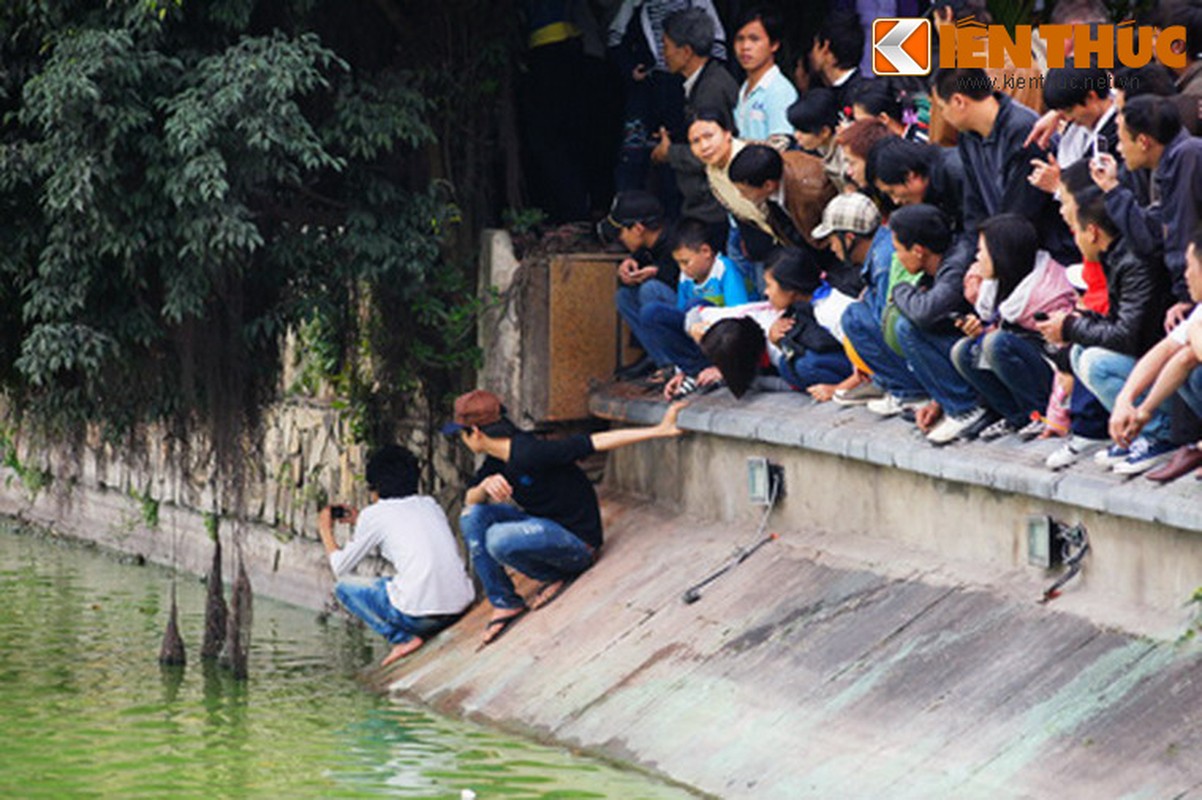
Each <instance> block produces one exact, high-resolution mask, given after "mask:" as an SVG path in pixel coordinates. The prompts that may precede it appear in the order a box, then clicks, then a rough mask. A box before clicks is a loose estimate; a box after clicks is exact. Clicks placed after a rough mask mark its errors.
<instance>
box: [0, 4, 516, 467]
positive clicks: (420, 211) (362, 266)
mask: <svg viewBox="0 0 1202 800" xmlns="http://www.w3.org/2000/svg"><path fill="white" fill-rule="evenodd" d="M512 17H513V12H512V8H511V7H510V3H507V2H499V3H490V2H484V1H483V0H480V1H478V2H466V1H456V2H448V3H441V4H428V3H409V2H401V1H400V0H374V1H373V0H327V1H326V2H322V1H321V0H274V2H271V1H270V0H206V1H205V2H200V1H199V0H108V1H107V2H105V3H97V2H87V1H86V0H53V2H52V1H51V0H13V1H12V2H5V3H4V4H2V5H0V65H2V66H0V109H3V112H4V113H3V117H2V120H3V121H2V122H0V384H2V386H3V390H4V392H5V394H6V396H7V397H8V399H9V401H10V406H11V407H12V408H13V409H15V410H17V411H19V412H21V413H23V414H24V415H25V419H32V420H33V421H36V422H37V423H40V424H43V425H46V426H49V427H50V429H51V430H53V431H54V432H56V433H59V434H62V433H78V432H79V431H81V430H82V429H83V426H84V425H85V424H86V423H97V424H99V425H100V426H101V427H102V428H103V429H104V430H105V431H106V432H108V433H110V434H114V435H120V434H123V433H127V432H129V431H131V430H134V429H136V428H137V427H138V426H140V425H141V424H143V423H149V422H154V423H162V424H165V425H166V426H167V427H168V429H169V430H170V431H172V432H173V433H175V434H176V435H177V436H178V440H179V441H187V440H188V439H189V438H190V437H191V436H192V434H194V433H196V432H201V433H203V434H207V439H208V440H209V441H210V442H212V445H213V447H214V449H215V451H216V454H217V456H218V461H219V463H220V464H222V465H223V466H224V467H226V468H228V467H230V466H234V465H236V464H237V463H238V461H239V459H240V458H241V457H242V456H243V455H244V447H245V444H246V442H247V441H248V439H253V437H248V433H249V432H251V431H253V430H254V426H255V423H256V421H257V419H258V415H259V413H260V412H261V411H262V410H263V409H264V408H265V407H266V405H267V404H268V403H270V402H271V401H272V400H273V399H275V398H276V397H277V396H278V394H279V390H280V388H281V387H280V386H279V380H280V367H281V343H282V341H283V338H284V334H285V332H286V331H289V330H291V331H299V332H300V334H301V336H302V339H303V345H302V346H303V350H304V351H305V353H306V354H307V356H308V357H309V359H310V361H311V364H313V365H316V367H315V368H316V370H317V372H318V373H319V375H320V377H321V378H323V379H325V380H331V381H333V382H334V383H335V386H336V388H337V389H339V390H340V391H341V392H342V393H343V394H344V395H346V396H348V397H350V398H351V400H352V402H353V404H354V408H355V409H356V410H357V412H358V414H357V418H358V419H359V420H360V421H361V422H362V426H361V429H360V430H361V435H362V437H363V438H365V439H368V440H373V439H375V440H380V439H385V438H389V437H390V436H391V435H392V433H393V431H392V430H390V429H389V428H388V425H389V422H390V418H391V415H392V414H394V413H395V411H396V409H397V408H399V407H402V406H403V404H405V403H406V402H407V401H408V400H407V398H408V394H407V393H411V392H414V391H416V390H417V389H418V388H419V387H420V388H421V389H422V390H424V391H425V392H426V393H427V394H428V397H427V399H430V397H432V398H433V399H434V400H435V403H433V404H428V405H430V406H431V407H433V406H436V405H437V400H439V399H440V398H441V395H442V394H445V393H446V392H447V391H449V390H450V389H452V388H453V387H454V385H455V383H456V381H457V379H458V378H459V376H460V375H461V373H462V371H463V370H464V368H465V367H467V366H470V365H471V364H472V363H473V360H474V359H475V358H476V354H475V352H474V349H473V347H472V346H471V342H472V331H473V328H472V326H473V324H474V310H475V308H474V302H475V301H474V300H473V296H474V294H475V292H474V270H473V268H472V264H473V261H472V247H471V242H472V237H473V236H474V233H475V230H476V229H477V226H478V225H479V224H480V223H482V222H483V221H485V218H486V216H487V215H488V214H490V213H491V211H490V209H491V208H492V207H494V206H496V205H497V203H496V198H495V192H494V190H493V187H492V180H491V178H490V176H491V175H493V174H499V173H500V170H498V169H497V168H496V167H497V163H496V162H497V158H498V156H497V152H498V151H497V150H496V149H495V148H492V149H490V147H489V146H490V144H493V143H495V142H496V140H497V136H498V132H497V123H496V122H495V120H497V119H498V118H499V117H500V114H499V113H497V109H498V108H500V107H501V106H502V105H503V103H504V102H506V100H505V97H504V85H505V84H506V82H507V81H506V80H504V79H503V76H505V75H507V74H508V70H509V65H508V60H507V59H508V57H509V56H508V54H509V53H510V52H512V47H511V44H512V41H511V38H510V37H511V35H512V26H513V23H512V22H511V19H512ZM452 18H453V19H454V20H455V26H456V27H450V26H449V25H448V23H450V22H451V20H452ZM465 45H466V46H465ZM484 76H489V78H488V79H487V80H486V79H485V77H484ZM498 76H502V80H498ZM464 127H466V130H465V129H464ZM464 135H466V136H467V137H469V140H467V141H465V140H464V138H463V136H464ZM460 197H467V198H469V199H468V200H467V201H466V202H461V201H459V199H458V198H460ZM465 223H466V224H465Z"/></svg>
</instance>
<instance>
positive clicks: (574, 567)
mask: <svg viewBox="0 0 1202 800" xmlns="http://www.w3.org/2000/svg"><path fill="white" fill-rule="evenodd" d="M459 527H460V529H461V530H462V531H463V539H464V541H465V542H466V543H467V551H468V554H469V555H470V556H471V559H472V569H473V570H475V572H476V576H477V577H478V578H480V583H482V584H483V585H484V593H485V594H486V595H487V596H488V602H490V603H492V604H493V607H494V608H521V607H522V606H524V605H525V602H524V601H523V600H522V598H521V596H520V595H519V594H518V593H517V592H516V591H514V589H513V581H512V580H510V579H509V575H508V574H507V573H506V572H505V567H513V568H514V569H516V570H517V571H518V572H521V573H523V574H525V575H529V576H530V577H531V578H534V579H535V580H537V581H561V580H567V579H569V578H574V577H575V576H577V575H579V574H580V573H582V572H584V571H585V570H586V569H588V568H589V567H591V566H592V565H593V552H592V550H591V549H590V548H589V546H588V545H587V544H585V543H584V542H583V541H582V540H581V539H580V538H579V537H578V536H576V535H575V534H574V533H572V532H571V531H569V530H568V529H567V528H565V527H563V526H562V525H560V524H559V523H558V522H554V521H553V520H549V519H543V518H542V517H532V516H530V515H529V514H527V513H526V512H524V511H522V510H521V509H519V508H516V507H514V506H511V505H508V504H505V503H482V504H480V505H475V506H468V507H467V508H466V509H464V511H463V514H462V516H460V517H459Z"/></svg>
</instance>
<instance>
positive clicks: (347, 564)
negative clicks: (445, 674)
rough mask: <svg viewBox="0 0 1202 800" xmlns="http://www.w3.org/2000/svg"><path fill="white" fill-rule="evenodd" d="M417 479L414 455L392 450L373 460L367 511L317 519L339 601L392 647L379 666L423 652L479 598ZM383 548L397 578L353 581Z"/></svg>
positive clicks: (343, 510) (335, 509)
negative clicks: (340, 536) (343, 534)
mask: <svg viewBox="0 0 1202 800" xmlns="http://www.w3.org/2000/svg"><path fill="white" fill-rule="evenodd" d="M417 481H418V465H417V459H416V458H415V457H414V456H413V454H412V453H410V452H409V451H408V450H405V449H404V448H401V447H398V446H396V445H387V446H385V447H383V448H380V449H379V450H377V451H375V452H374V453H372V454H371V456H370V457H369V458H368V461H367V487H368V490H369V491H370V493H371V500H372V502H371V504H370V505H369V506H367V507H366V508H364V509H363V511H362V512H359V511H358V510H356V509H355V508H353V507H351V506H345V505H336V506H326V507H325V508H323V509H322V510H321V511H320V512H319V513H318V515H317V530H318V533H320V534H321V541H322V543H323V544H324V545H325V548H326V553H327V554H328V555H329V559H330V567H331V568H332V569H333V570H334V576H335V577H336V578H338V579H339V580H338V583H337V585H336V586H335V587H334V594H335V596H337V598H338V600H339V601H340V602H341V603H342V605H343V606H345V607H346V609H347V610H348V611H350V612H351V613H352V614H354V615H355V616H357V617H359V618H360V619H362V620H363V621H364V622H365V623H367V625H368V627H370V628H371V629H372V630H374V631H375V632H376V633H379V634H380V635H381V636H383V637H384V638H385V639H387V640H388V641H389V642H390V643H391V644H392V645H393V647H392V650H391V651H390V652H389V653H388V655H387V656H386V657H385V658H384V660H383V661H382V662H381V663H380V666H388V665H389V664H392V663H393V662H395V661H397V660H399V659H401V658H404V657H405V656H407V655H409V654H410V653H412V652H414V651H415V650H417V649H418V648H419V647H421V646H422V645H423V644H425V642H426V640H427V639H429V638H430V637H431V636H433V635H434V634H435V633H437V632H438V631H440V630H442V629H443V628H445V627H447V626H448V625H451V624H452V623H454V622H455V621H456V620H458V619H459V617H460V616H462V615H463V612H464V611H465V610H466V609H467V607H468V606H469V605H471V603H472V601H473V600H474V599H475V594H476V593H475V588H474V587H473V586H472V582H471V579H470V578H468V575H467V570H466V569H465V567H464V564H463V558H462V556H460V554H459V548H458V545H457V544H456V541H455V535H454V534H453V533H452V532H451V527H450V525H448V524H447V517H446V514H445V513H443V510H442V508H441V507H440V506H439V505H438V503H437V502H435V500H434V498H432V497H428V496H425V495H418V494H417ZM335 520H337V521H339V522H345V523H348V524H350V525H352V526H354V530H353V532H352V534H351V538H350V540H349V541H348V542H347V543H346V544H345V545H344V546H342V547H341V548H340V547H339V546H338V543H337V542H336V541H335V539H334V522H335ZM377 550H378V551H379V553H380V555H381V556H382V557H383V558H384V559H385V560H386V561H388V562H389V563H391V564H392V566H393V568H394V569H395V571H396V574H395V575H393V576H392V577H390V578H389V577H380V578H376V579H373V580H371V581H369V582H364V581H363V580H354V579H347V578H346V576H348V575H349V574H350V572H351V571H352V570H353V569H354V568H355V566H356V565H357V564H358V563H359V562H360V561H362V560H363V559H364V558H365V557H366V556H368V555H370V554H372V553H373V552H375V551H377Z"/></svg>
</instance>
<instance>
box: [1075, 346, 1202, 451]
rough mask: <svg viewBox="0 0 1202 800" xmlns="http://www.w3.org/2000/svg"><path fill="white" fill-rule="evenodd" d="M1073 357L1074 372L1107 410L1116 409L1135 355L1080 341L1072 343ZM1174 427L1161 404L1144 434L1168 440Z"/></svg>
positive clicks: (1152, 438) (1155, 440)
mask: <svg viewBox="0 0 1202 800" xmlns="http://www.w3.org/2000/svg"><path fill="white" fill-rule="evenodd" d="M1070 357H1071V359H1072V362H1073V374H1074V375H1076V376H1077V379H1078V380H1079V381H1081V382H1082V383H1084V384H1085V387H1086V388H1087V389H1089V391H1091V392H1093V394H1094V396H1095V397H1097V398H1098V400H1100V401H1101V402H1102V405H1104V406H1106V410H1107V411H1113V410H1114V401H1115V400H1116V399H1118V396H1119V392H1120V391H1122V389H1123V384H1124V383H1125V382H1126V381H1127V376H1128V375H1130V374H1131V370H1132V369H1134V368H1135V361H1136V359H1135V357H1134V356H1129V355H1125V354H1123V353H1116V352H1114V351H1113V350H1107V349H1106V348H1104V347H1082V346H1081V345H1079V344H1075V345H1073V349H1072V351H1071V355H1070ZM1191 377H1192V376H1191ZM1140 397H1141V398H1142V397H1143V395H1142V394H1141V395H1140ZM1137 399H1138V398H1137ZM1171 427H1172V426H1171V423H1170V420H1169V414H1168V409H1167V408H1166V406H1165V405H1162V406H1161V407H1160V408H1158V409H1156V410H1155V411H1153V412H1152V419H1150V420H1149V421H1148V424H1147V425H1145V426H1144V429H1143V431H1142V433H1141V435H1142V436H1144V437H1145V438H1147V439H1150V440H1151V441H1153V442H1157V443H1160V442H1168V441H1170V438H1171V434H1170V431H1171Z"/></svg>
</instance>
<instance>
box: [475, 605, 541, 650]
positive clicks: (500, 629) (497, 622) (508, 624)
mask: <svg viewBox="0 0 1202 800" xmlns="http://www.w3.org/2000/svg"><path fill="white" fill-rule="evenodd" d="M529 611H530V609H529V608H523V609H522V610H521V611H519V612H518V613H516V614H513V615H512V616H508V617H504V618H502V619H494V620H492V621H491V622H489V623H488V624H487V625H485V626H484V630H485V631H490V630H493V629H494V628H495V629H496V631H497V632H496V633H494V634H493V635H492V638H491V639H489V640H488V641H486V642H480V646H479V647H477V648H476V652H477V653H479V652H480V651H481V650H483V649H484V648H486V647H488V646H489V645H490V644H494V643H495V642H496V641H497V640H498V639H500V638H501V637H502V636H504V635H505V634H506V633H508V632H509V629H510V628H512V627H513V623H515V622H517V621H518V620H519V619H521V618H522V617H524V616H526V614H527V613H528V612H529Z"/></svg>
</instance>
